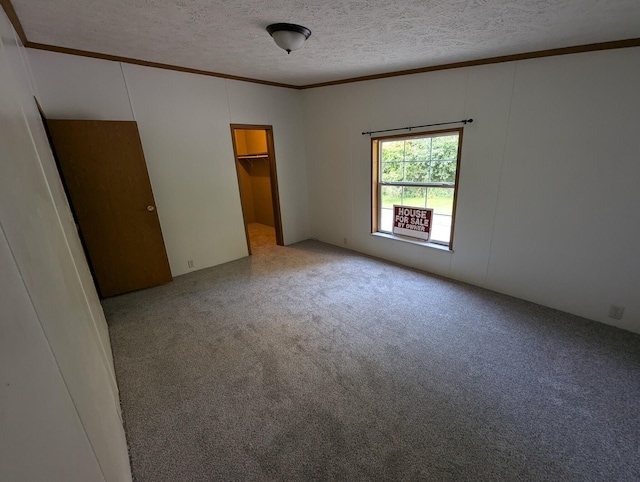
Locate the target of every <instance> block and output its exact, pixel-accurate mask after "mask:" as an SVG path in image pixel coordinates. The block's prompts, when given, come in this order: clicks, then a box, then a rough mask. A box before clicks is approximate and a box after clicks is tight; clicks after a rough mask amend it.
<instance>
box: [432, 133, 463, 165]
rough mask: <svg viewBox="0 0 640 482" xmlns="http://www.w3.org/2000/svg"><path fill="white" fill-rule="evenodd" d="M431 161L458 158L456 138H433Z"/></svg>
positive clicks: (455, 136) (454, 136) (453, 136)
mask: <svg viewBox="0 0 640 482" xmlns="http://www.w3.org/2000/svg"><path fill="white" fill-rule="evenodd" d="M432 142H433V148H432V151H431V152H432V157H431V159H456V158H457V157H458V136H457V135H452V136H440V137H434V138H433V141H432Z"/></svg>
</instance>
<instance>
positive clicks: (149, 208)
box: [147, 206, 156, 213]
mask: <svg viewBox="0 0 640 482" xmlns="http://www.w3.org/2000/svg"><path fill="white" fill-rule="evenodd" d="M155 210H156V208H155V207H154V206H147V211H149V212H150V213H152V212H153V211H155Z"/></svg>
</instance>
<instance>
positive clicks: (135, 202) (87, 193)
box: [47, 119, 172, 297]
mask: <svg viewBox="0 0 640 482" xmlns="http://www.w3.org/2000/svg"><path fill="white" fill-rule="evenodd" d="M47 126H48V130H49V134H50V136H51V141H52V143H53V148H54V151H55V155H56V157H57V161H58V163H59V167H60V170H61V171H62V177H63V181H64V183H65V187H66V189H67V192H68V196H69V198H70V199H69V201H70V204H71V207H72V210H73V211H74V213H75V216H76V222H77V223H78V226H79V230H80V234H81V236H82V238H83V241H84V245H85V248H86V250H87V255H88V257H89V262H90V264H91V266H92V271H93V273H94V276H95V280H96V284H97V285H98V286H97V287H98V290H99V292H100V294H101V295H102V296H103V297H106V296H113V295H116V294H120V293H126V292H128V291H134V290H139V289H142V288H148V287H151V286H156V285H159V284H162V283H166V282H168V281H171V280H172V277H171V271H170V269H169V261H168V259H167V253H166V250H165V246H164V240H163V239H162V232H161V230H160V222H159V220H158V212H157V211H156V205H155V201H154V199H153V192H152V191H151V183H150V182H149V175H148V173H147V166H146V163H145V160H144V154H143V152H142V144H141V143H140V136H139V134H138V127H137V125H136V123H135V122H125V121H84V120H53V119H49V120H47Z"/></svg>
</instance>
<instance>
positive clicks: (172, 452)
mask: <svg viewBox="0 0 640 482" xmlns="http://www.w3.org/2000/svg"><path fill="white" fill-rule="evenodd" d="M104 308H105V312H106V315H107V319H108V321H109V325H110V333H111V338H112V345H113V350H114V357H115V365H116V373H117V378H118V383H119V387H120V395H121V399H122V408H123V414H124V419H125V428H126V431H127V437H128V441H129V445H130V453H131V463H132V469H133V473H134V477H135V480H137V481H138V482H142V481H153V482H158V481H205V480H212V481H213V480H225V481H271V480H274V481H275V480H278V481H280V480H282V481H307V480H344V481H361V480H394V481H395V480H407V481H417V480H424V481H520V480H522V481H525V480H526V481H543V480H548V481H551V480H553V481H555V480H558V481H560V480H562V481H607V482H610V481H635V480H640V336H638V335H634V334H631V333H628V332H624V331H621V330H618V329H615V328H612V327H608V326H605V325H601V324H598V323H595V322H590V321H587V320H585V319H582V318H578V317H575V316H572V315H568V314H565V313H561V312H558V311H555V310H552V309H548V308H544V307H541V306H538V305H535V304H532V303H528V302H525V301H521V300H518V299H514V298H511V297H508V296H504V295H500V294H496V293H493V292H490V291H486V290H483V289H480V288H476V287H473V286H470V285H466V284H462V283H457V282H453V281H450V280H446V279H443V278H439V277H435V276H431V275H429V274H425V273H422V272H418V271H414V270H410V269H407V268H403V267H400V266H397V265H393V264H390V263H386V262H383V261H380V260H376V259H372V258H369V257H365V256H361V255H358V254H357V253H354V252H351V251H347V250H343V249H340V248H336V247H332V246H329V245H326V244H323V243H320V242H317V241H305V242H302V243H298V244H296V245H293V246H289V247H281V246H271V247H269V248H264V249H261V250H260V252H259V253H256V254H255V255H254V256H252V257H250V258H244V259H240V260H237V261H233V262H231V263H227V264H224V265H221V266H217V267H214V268H209V269H205V270H201V271H197V272H194V273H191V274H188V275H184V276H180V277H177V278H176V279H175V280H174V282H172V283H169V284H167V285H164V286H160V287H157V288H153V289H149V290H144V291H140V292H136V293H130V294H127V295H123V296H119V297H115V298H110V299H107V300H104Z"/></svg>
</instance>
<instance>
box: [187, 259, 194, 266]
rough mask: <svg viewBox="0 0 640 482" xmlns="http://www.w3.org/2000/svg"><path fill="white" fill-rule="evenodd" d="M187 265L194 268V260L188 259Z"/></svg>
mask: <svg viewBox="0 0 640 482" xmlns="http://www.w3.org/2000/svg"><path fill="white" fill-rule="evenodd" d="M187 266H188V267H189V268H193V260H192V259H190V260H188V261H187Z"/></svg>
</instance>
